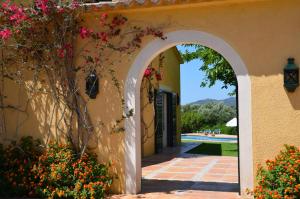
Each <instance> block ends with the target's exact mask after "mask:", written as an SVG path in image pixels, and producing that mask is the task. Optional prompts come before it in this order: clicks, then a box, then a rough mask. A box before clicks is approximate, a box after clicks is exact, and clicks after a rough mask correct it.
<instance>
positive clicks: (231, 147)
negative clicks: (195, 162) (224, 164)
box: [187, 142, 238, 157]
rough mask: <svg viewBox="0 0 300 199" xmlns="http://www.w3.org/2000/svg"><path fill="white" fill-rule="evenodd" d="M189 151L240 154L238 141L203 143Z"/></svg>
mask: <svg viewBox="0 0 300 199" xmlns="http://www.w3.org/2000/svg"><path fill="white" fill-rule="evenodd" d="M187 153H192V154H206V155H219V156H234V157H237V156H238V146H237V143H211V142H210V143H202V144H200V145H199V146H197V147H195V148H193V149H191V150H189V151H188V152H187Z"/></svg>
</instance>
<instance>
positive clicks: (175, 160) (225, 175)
mask: <svg viewBox="0 0 300 199" xmlns="http://www.w3.org/2000/svg"><path fill="white" fill-rule="evenodd" d="M194 146H195V145H190V144H189V145H186V146H184V147H183V148H176V149H174V148H173V149H169V150H167V151H165V152H164V153H162V154H159V155H154V156H151V157H148V158H146V159H144V160H143V163H142V164H143V169H142V170H143V179H142V193H141V194H139V195H136V196H129V195H127V196H113V197H112V198H113V199H117V198H122V199H131V198H145V199H147V198H153V199H154V198H159V199H165V198H172V199H173V198H183V199H192V198H195V199H198V198H199V199H211V198H213V199H238V198H239V197H238V193H237V192H238V189H239V186H238V166H237V165H238V164H237V158H236V157H224V156H223V157H222V156H203V155H193V154H187V153H184V152H183V151H187V150H188V149H189V148H193V147H194ZM180 150H181V151H180Z"/></svg>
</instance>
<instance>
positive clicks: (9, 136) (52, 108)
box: [0, 79, 124, 193]
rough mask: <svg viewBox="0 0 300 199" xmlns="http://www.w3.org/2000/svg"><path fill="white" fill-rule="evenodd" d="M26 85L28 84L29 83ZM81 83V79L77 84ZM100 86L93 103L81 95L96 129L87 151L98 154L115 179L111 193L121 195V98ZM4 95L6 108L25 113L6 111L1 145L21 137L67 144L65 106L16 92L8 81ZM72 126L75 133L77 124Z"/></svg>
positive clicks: (109, 87)
mask: <svg viewBox="0 0 300 199" xmlns="http://www.w3.org/2000/svg"><path fill="white" fill-rule="evenodd" d="M27 83H28V84H30V83H31V82H30V80H28V81H27V82H26V84H27ZM84 83H85V82H84V79H83V80H82V81H81V82H80V83H79V84H81V85H85V84H84ZM121 83H122V82H121ZM100 85H101V87H100V93H99V94H98V96H97V98H96V99H95V100H89V99H88V97H87V96H86V95H85V93H84V91H82V92H81V94H82V96H84V100H86V101H88V106H87V108H88V110H89V112H90V117H91V120H92V123H93V124H94V127H95V128H94V131H93V133H92V134H91V135H90V137H89V143H88V147H87V148H88V150H89V151H90V152H93V153H96V154H97V156H98V160H99V163H104V164H108V163H110V164H111V167H110V168H111V174H112V175H113V176H114V177H115V178H114V183H113V186H112V191H113V192H119V193H120V192H122V191H123V190H124V187H123V186H124V131H123V125H124V124H123V123H124V122H121V123H120V124H119V125H117V123H116V120H118V119H121V118H122V115H121V114H119V113H122V105H121V98H120V97H116V93H117V92H116V88H115V87H114V85H113V83H112V82H109V81H108V80H103V81H101V82H100ZM45 87H47V86H45ZM11 91H14V92H11ZM5 95H6V96H7V97H6V101H5V104H11V105H14V106H16V107H18V109H20V110H24V111H22V112H20V111H17V110H14V109H6V110H5V112H4V114H5V117H6V121H7V122H6V126H7V132H6V134H5V135H4V134H2V135H1V137H0V139H1V140H2V142H3V141H4V142H7V143H9V142H10V141H14V140H19V139H20V138H21V137H23V136H32V137H34V138H38V139H40V140H41V141H42V142H43V143H47V142H49V141H60V142H66V135H67V134H66V132H68V130H69V128H68V126H69V125H70V124H69V122H68V121H66V120H65V119H64V117H63V116H64V114H65V116H66V117H69V116H70V113H68V111H67V108H66V106H65V105H63V104H59V105H57V104H56V105H55V103H54V101H53V98H52V96H51V95H50V94H34V95H32V94H30V93H29V92H26V91H25V90H24V89H23V88H21V89H20V90H19V86H18V85H17V84H16V83H15V82H11V81H10V80H7V82H6V87H5ZM19 99H20V100H19ZM112 99H117V100H112ZM27 102H28V103H27ZM108 104H109V107H108ZM95 107H96V108H95ZM72 126H73V127H74V129H76V123H74V124H72ZM113 129H114V130H113Z"/></svg>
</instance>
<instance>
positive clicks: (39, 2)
mask: <svg viewBox="0 0 300 199" xmlns="http://www.w3.org/2000/svg"><path fill="white" fill-rule="evenodd" d="M48 2H49V0H36V1H35V6H36V7H37V8H39V9H40V10H41V11H42V12H43V14H45V15H47V14H48V12H49V7H48Z"/></svg>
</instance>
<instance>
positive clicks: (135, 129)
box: [125, 30, 253, 194]
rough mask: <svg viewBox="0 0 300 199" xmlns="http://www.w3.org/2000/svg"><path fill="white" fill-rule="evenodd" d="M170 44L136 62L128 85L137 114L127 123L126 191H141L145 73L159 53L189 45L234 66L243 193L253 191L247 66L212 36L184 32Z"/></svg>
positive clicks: (128, 100)
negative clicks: (201, 47) (216, 54)
mask: <svg viewBox="0 0 300 199" xmlns="http://www.w3.org/2000/svg"><path fill="white" fill-rule="evenodd" d="M166 37H167V39H166V40H159V39H156V40H153V41H152V42H150V43H149V44H148V45H146V46H145V47H144V48H143V49H142V50H141V52H140V53H139V54H138V56H137V58H136V59H135V61H134V63H133V65H132V67H131V69H130V71H129V73H128V76H127V79H126V83H125V105H126V107H127V110H126V111H130V110H133V112H134V114H133V116H132V117H130V118H129V119H127V120H126V122H125V129H126V132H125V133H126V134H125V184H126V185H125V186H126V187H125V189H126V193H131V194H135V193H138V192H139V191H140V189H141V145H140V143H141V129H140V128H141V125H140V86H141V81H142V78H143V72H144V71H145V69H146V67H147V66H148V64H149V63H150V62H151V60H152V59H154V58H155V57H156V56H157V55H158V54H159V53H161V52H163V51H165V50H166V49H168V48H170V47H172V46H175V45H178V44H185V43H198V44H201V45H204V46H207V47H209V48H212V49H214V50H215V51H217V52H219V53H220V54H221V55H222V56H223V57H224V58H225V59H226V60H227V61H228V62H229V63H230V65H231V66H232V68H233V70H234V71H235V74H236V77H237V81H238V85H239V87H238V93H239V96H238V109H239V130H240V132H241V133H240V137H239V143H240V147H239V154H240V162H239V165H240V189H241V190H240V191H241V192H242V193H243V192H244V191H245V190H246V189H247V188H250V189H251V188H252V187H253V160H252V121H251V82H250V77H249V75H248V71H247V68H246V65H245V64H244V62H243V61H242V59H241V57H240V56H239V55H238V53H237V52H236V51H235V50H234V49H233V48H232V47H231V46H230V45H229V44H228V43H226V42H225V41H224V40H222V39H221V38H219V37H216V36H214V35H211V34H209V33H205V32H201V31H192V30H181V31H175V32H170V33H168V34H166Z"/></svg>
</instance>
